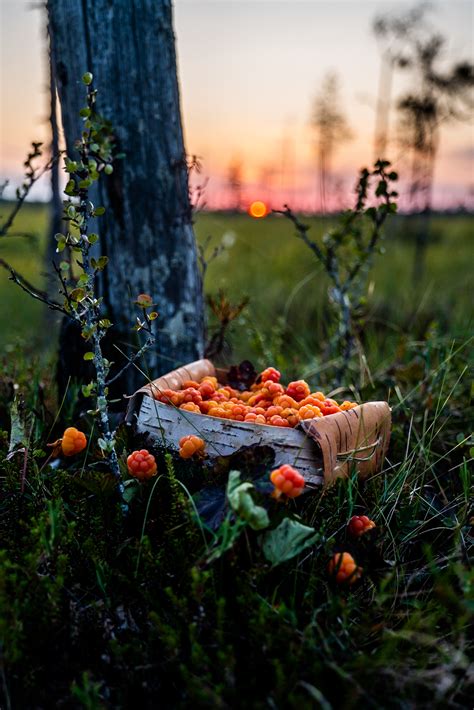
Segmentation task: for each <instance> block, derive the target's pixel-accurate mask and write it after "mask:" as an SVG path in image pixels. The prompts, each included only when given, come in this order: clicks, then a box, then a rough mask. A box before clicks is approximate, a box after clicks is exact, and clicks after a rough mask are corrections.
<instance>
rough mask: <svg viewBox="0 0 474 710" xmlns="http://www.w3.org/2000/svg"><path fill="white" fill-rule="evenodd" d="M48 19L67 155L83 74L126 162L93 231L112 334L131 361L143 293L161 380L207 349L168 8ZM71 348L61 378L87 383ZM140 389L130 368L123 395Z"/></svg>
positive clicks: (67, 332)
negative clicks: (152, 313) (89, 77)
mask: <svg viewBox="0 0 474 710" xmlns="http://www.w3.org/2000/svg"><path fill="white" fill-rule="evenodd" d="M47 8H48V17H49V32H50V36H51V52H52V64H53V70H54V79H55V82H56V86H57V90H58V95H59V100H60V104H61V115H62V122H63V126H64V133H65V138H66V144H67V151H68V154H69V155H71V156H73V155H74V150H75V147H74V140H75V139H76V137H77V135H80V133H81V130H82V124H81V120H80V119H79V118H78V112H79V110H80V108H81V106H82V101H83V96H82V87H81V83H80V78H81V76H82V75H83V73H84V72H85V71H90V72H92V73H93V75H94V81H95V83H96V85H97V86H98V87H100V94H99V106H98V110H99V111H100V113H101V114H103V115H104V116H105V117H106V118H108V119H109V120H110V121H111V122H112V124H113V127H114V130H115V133H116V140H117V143H118V145H119V148H120V149H121V150H122V151H123V152H124V154H125V155H124V159H123V160H122V161H119V165H118V167H117V168H116V169H115V170H114V172H113V174H112V175H110V176H108V177H107V178H106V180H104V181H101V182H100V185H99V192H98V194H96V195H95V196H94V197H95V200H97V202H96V203H95V204H99V205H103V206H104V207H105V208H106V212H105V215H104V217H102V219H101V220H97V221H98V224H97V227H96V231H98V232H99V236H100V242H101V246H100V253H102V254H106V255H107V256H108V259H109V265H108V268H107V269H106V270H104V271H103V272H102V275H101V280H100V290H101V294H102V296H103V298H104V303H105V306H106V308H107V311H108V317H109V318H110V320H111V321H112V322H113V323H114V328H113V329H111V332H113V339H114V343H116V344H117V343H118V345H119V347H120V349H121V350H123V351H125V352H127V353H130V352H131V348H132V349H133V347H134V345H133V343H131V341H132V331H131V325H132V324H133V322H134V320H135V313H134V309H135V306H134V304H133V302H134V300H135V298H136V296H137V295H138V294H139V293H149V294H151V295H152V296H153V298H154V300H155V303H156V307H157V310H158V311H159V314H160V321H159V325H158V329H159V331H158V332H159V334H158V337H157V341H156V347H155V348H154V349H153V350H152V351H150V352H149V353H148V355H147V365H148V367H149V370H150V372H151V373H153V374H154V375H157V374H159V373H162V372H163V371H166V370H170V369H172V368H174V367H175V366H177V365H179V364H183V363H185V362H188V361H190V360H193V359H195V358H196V357H199V356H201V355H202V353H203V348H204V300H203V296H202V284H201V278H200V273H199V268H198V263H197V253H196V244H195V239H194V233H193V227H192V210H191V205H190V201H189V194H188V180H187V177H188V169H187V163H186V154H185V149H184V142H183V133H182V127H181V117H180V102H179V91H178V81H177V74H176V55H175V47H174V35H173V25H172V6H171V0H160V2H155V1H154V0H134V2H129V0H114V1H113V2H110V1H109V0H48V2H47ZM103 185H105V187H103ZM93 199H94V198H93ZM135 347H136V345H135ZM75 349H76V350H77V351H79V352H80V350H81V347H80V338H79V337H78V336H77V334H76V333H75V331H73V330H71V329H70V327H69V326H67V325H65V326H64V329H63V335H62V358H61V362H62V373H63V378H64V379H65V378H66V377H67V376H69V375H73V376H74V375H78V376H80V375H81V374H82V373H81V368H80V367H78V366H77V365H78V364H79V362H80V358H78V357H77V354H76V355H74V353H75V352H76V350H75ZM111 356H112V357H111V359H112V360H114V361H115V362H118V361H120V355H119V351H118V350H117V349H115V348H111ZM118 364H121V363H118ZM142 381H143V375H141V374H140V373H139V372H137V370H136V369H135V368H133V367H131V368H129V369H128V371H127V375H126V378H125V379H124V380H123V381H122V382H121V387H122V391H123V389H124V388H127V389H129V390H130V389H132V388H133V387H135V385H136V384H137V382H142Z"/></svg>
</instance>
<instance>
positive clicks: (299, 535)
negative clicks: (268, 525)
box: [262, 518, 320, 565]
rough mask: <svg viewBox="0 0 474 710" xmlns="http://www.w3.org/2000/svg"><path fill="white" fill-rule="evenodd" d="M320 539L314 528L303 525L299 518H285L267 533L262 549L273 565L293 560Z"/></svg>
mask: <svg viewBox="0 0 474 710" xmlns="http://www.w3.org/2000/svg"><path fill="white" fill-rule="evenodd" d="M319 539H320V535H319V533H317V532H316V531H315V530H314V528H310V527H308V526H307V525H302V524H301V523H299V522H298V521H297V520H292V519H291V518H284V519H283V520H282V521H281V523H280V525H279V526H278V527H277V528H275V529H274V530H269V531H268V532H266V533H265V535H264V537H263V542H262V550H263V554H264V555H265V557H266V559H267V560H268V561H269V562H271V563H272V565H279V564H281V563H282V562H287V561H288V560H291V559H292V558H293V557H296V555H299V553H300V552H303V550H305V549H306V548H307V547H309V546H310V545H314V544H315V543H316V542H317V541H318V540H319Z"/></svg>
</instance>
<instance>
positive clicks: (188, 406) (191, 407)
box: [179, 402, 201, 414]
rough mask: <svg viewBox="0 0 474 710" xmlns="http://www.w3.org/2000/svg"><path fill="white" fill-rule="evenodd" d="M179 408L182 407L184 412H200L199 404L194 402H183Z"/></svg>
mask: <svg viewBox="0 0 474 710" xmlns="http://www.w3.org/2000/svg"><path fill="white" fill-rule="evenodd" d="M179 408H180V409H184V411H185V412H196V413H197V414H201V410H200V408H199V405H197V404H194V402H185V403H184V404H181V405H180V407H179Z"/></svg>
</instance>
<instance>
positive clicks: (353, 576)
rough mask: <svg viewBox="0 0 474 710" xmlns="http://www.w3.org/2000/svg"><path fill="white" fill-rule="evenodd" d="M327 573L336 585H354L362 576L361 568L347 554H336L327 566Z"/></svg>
mask: <svg viewBox="0 0 474 710" xmlns="http://www.w3.org/2000/svg"><path fill="white" fill-rule="evenodd" d="M328 572H329V574H330V575H331V576H334V577H335V579H336V582H337V583H338V584H354V582H355V581H356V580H358V579H359V577H360V576H361V574H362V568H361V567H358V566H357V564H356V561H355V560H354V558H353V557H352V555H351V554H350V553H349V552H337V553H336V554H335V555H334V557H333V558H332V560H331V561H330V562H329V564H328Z"/></svg>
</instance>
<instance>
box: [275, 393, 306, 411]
mask: <svg viewBox="0 0 474 710" xmlns="http://www.w3.org/2000/svg"><path fill="white" fill-rule="evenodd" d="M273 404H276V405H278V406H279V407H284V408H286V407H291V409H299V407H300V405H299V402H297V401H296V399H293V397H289V396H288V395H287V394H282V395H281V397H277V398H276V399H275V401H274V402H273Z"/></svg>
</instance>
